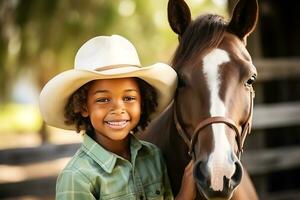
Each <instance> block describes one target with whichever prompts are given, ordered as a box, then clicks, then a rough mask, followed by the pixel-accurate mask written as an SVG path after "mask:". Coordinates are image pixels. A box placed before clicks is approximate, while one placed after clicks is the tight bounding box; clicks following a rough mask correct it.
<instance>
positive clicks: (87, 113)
mask: <svg viewBox="0 0 300 200" xmlns="http://www.w3.org/2000/svg"><path fill="white" fill-rule="evenodd" d="M80 114H81V116H82V117H88V116H89V112H88V110H87V108H86V107H84V108H82V110H81V112H80Z"/></svg>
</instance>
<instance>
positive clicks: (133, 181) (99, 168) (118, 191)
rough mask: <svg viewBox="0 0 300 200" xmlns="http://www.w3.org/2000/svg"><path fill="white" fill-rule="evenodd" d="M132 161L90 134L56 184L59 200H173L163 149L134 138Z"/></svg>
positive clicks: (131, 138) (131, 148) (131, 145)
mask: <svg viewBox="0 0 300 200" xmlns="http://www.w3.org/2000/svg"><path fill="white" fill-rule="evenodd" d="M130 150H131V162H129V161H128V160H126V159H124V158H122V157H120V156H118V155H116V154H113V153H111V152H109V151H107V150H105V149H104V148H103V147H102V146H100V145H99V144H98V143H96V142H95V141H94V140H93V139H91V138H90V137H89V136H88V135H86V134H85V135H84V140H83V144H82V145H81V148H80V149H79V150H78V151H77V152H76V154H75V155H74V156H73V158H72V159H71V160H70V162H69V163H68V165H67V166H66V167H65V168H64V170H63V171H62V172H61V173H60V175H59V177H58V179H57V184H56V199H57V200H73V199H74V200H75V199H77V200H79V199H82V200H89V199H121V200H135V199H139V200H146V199H149V200H150V199H151V200H154V199H155V200H159V199H168V200H169V199H173V195H172V191H171V187H170V183H169V179H168V175H167V170H166V166H165V164H164V161H163V158H162V155H161V153H160V151H159V149H158V148H157V147H156V146H154V145H153V144H151V143H148V142H145V141H140V140H138V139H137V138H135V137H134V136H132V135H131V136H130Z"/></svg>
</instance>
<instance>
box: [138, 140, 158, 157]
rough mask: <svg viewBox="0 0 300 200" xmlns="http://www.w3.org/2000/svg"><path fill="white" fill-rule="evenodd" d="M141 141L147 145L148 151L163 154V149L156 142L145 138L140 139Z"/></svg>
mask: <svg viewBox="0 0 300 200" xmlns="http://www.w3.org/2000/svg"><path fill="white" fill-rule="evenodd" d="M140 142H141V143H142V145H143V146H144V147H145V149H147V151H148V152H151V153H154V154H161V150H160V149H159V147H158V146H156V145H155V144H153V143H151V142H147V141H144V140H140Z"/></svg>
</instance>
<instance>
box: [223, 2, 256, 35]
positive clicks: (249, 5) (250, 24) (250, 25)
mask: <svg viewBox="0 0 300 200" xmlns="http://www.w3.org/2000/svg"><path fill="white" fill-rule="evenodd" d="M257 19H258V3H257V0H240V1H239V2H238V3H237V4H236V6H235V8H234V10H233V14H232V17H231V20H230V22H229V25H228V31H229V32H232V33H233V34H235V35H237V36H238V37H239V38H240V39H242V40H246V38H247V36H248V35H249V34H250V33H252V31H253V30H254V28H255V26H256V23H257Z"/></svg>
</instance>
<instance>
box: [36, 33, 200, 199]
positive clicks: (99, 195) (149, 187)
mask: <svg viewBox="0 0 300 200" xmlns="http://www.w3.org/2000/svg"><path fill="white" fill-rule="evenodd" d="M176 83H177V78H176V72H175V71H174V70H173V69H172V68H171V67H170V66H168V65H165V64H162V63H157V64H154V65H151V66H147V67H142V66H141V65H140V61H139V58H138V55H137V52H136V50H135V48H134V46H133V45H132V44H131V43H130V42H129V41H128V40H126V39H125V38H123V37H121V36H118V35H113V36H99V37H95V38H92V39H91V40H89V41H87V42H86V43H85V44H84V45H83V46H82V47H81V48H80V49H79V50H78V52H77V55H76V57H75V67H74V69H73V70H69V71H65V72H62V73H61V74H59V75H57V76H56V77H54V78H53V79H52V80H50V81H49V82H48V83H47V84H46V85H45V87H44V88H43V90H42V92H41V95H40V109H41V113H42V116H43V118H44V120H45V122H46V123H48V124H49V125H52V126H55V127H58V128H63V129H70V130H76V131H77V132H80V131H81V130H83V131H85V134H84V140H83V144H82V146H81V148H80V149H79V150H78V151H77V153H76V154H75V155H74V156H73V158H72V159H71V161H70V162H69V163H68V165H67V166H66V167H65V168H64V170H63V171H62V172H61V173H60V175H59V177H58V180H57V185H56V199H59V200H63V199H85V200H86V199H121V200H123V199H128V200H131V199H140V200H143V199H144V200H146V199H173V195H172V191H171V188H170V184H169V179H168V175H167V170H166V166H165V164H164V161H163V158H162V155H161V153H160V151H159V149H158V148H157V147H156V146H155V145H153V144H150V143H148V142H145V141H140V140H138V139H137V138H136V137H135V136H134V135H133V133H135V132H136V131H137V130H138V129H144V128H145V127H146V126H147V124H148V122H149V121H150V119H152V118H153V117H154V116H155V115H157V114H158V113H159V112H161V111H162V110H163V109H164V108H165V107H166V106H167V105H168V104H169V103H170V101H171V99H172V96H173V93H174V91H175V88H176ZM158 134H163V132H162V133H158ZM183 177H184V178H183V181H182V182H183V184H182V188H181V190H180V193H179V194H178V195H177V197H176V198H175V199H194V198H195V186H194V183H193V177H192V164H191V163H190V164H189V165H188V166H187V167H186V170H185V174H184V176H183Z"/></svg>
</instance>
